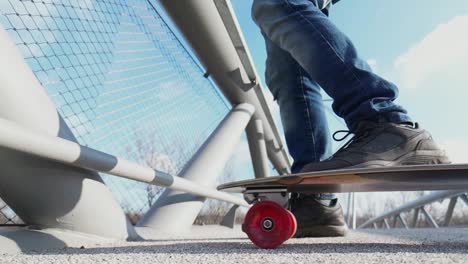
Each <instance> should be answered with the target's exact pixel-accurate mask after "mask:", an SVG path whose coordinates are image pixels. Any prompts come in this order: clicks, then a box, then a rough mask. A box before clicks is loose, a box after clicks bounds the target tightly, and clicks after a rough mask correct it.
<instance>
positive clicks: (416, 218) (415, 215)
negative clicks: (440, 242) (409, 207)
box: [412, 208, 420, 228]
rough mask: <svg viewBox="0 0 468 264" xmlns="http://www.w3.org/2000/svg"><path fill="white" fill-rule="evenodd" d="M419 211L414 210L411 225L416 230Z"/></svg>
mask: <svg viewBox="0 0 468 264" xmlns="http://www.w3.org/2000/svg"><path fill="white" fill-rule="evenodd" d="M419 210H420V208H416V209H414V216H413V224H412V226H413V228H416V225H417V224H418V217H419Z"/></svg>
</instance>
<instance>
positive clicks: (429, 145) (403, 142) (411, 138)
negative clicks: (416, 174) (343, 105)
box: [301, 122, 450, 172]
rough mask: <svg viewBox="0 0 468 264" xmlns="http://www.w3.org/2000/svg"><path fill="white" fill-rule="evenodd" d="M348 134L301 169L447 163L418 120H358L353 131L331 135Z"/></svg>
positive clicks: (446, 159)
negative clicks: (337, 146) (331, 151)
mask: <svg viewBox="0 0 468 264" xmlns="http://www.w3.org/2000/svg"><path fill="white" fill-rule="evenodd" d="M343 132H344V133H346V135H345V136H343V137H342V138H340V139H337V138H336V135H337V134H338V133H343ZM351 134H354V136H353V137H352V138H351V139H350V140H349V141H348V142H347V143H346V144H344V145H343V146H342V147H341V148H340V149H339V150H338V151H337V152H336V153H335V154H334V155H333V156H332V157H330V158H329V159H327V160H324V161H322V162H316V163H310V164H307V165H306V166H304V168H303V169H302V170H301V172H311V171H322V170H334V169H343V168H347V169H349V168H363V167H386V166H402V165H424V164H448V163H450V160H449V158H448V157H447V156H446V155H445V152H444V151H443V150H441V149H440V148H439V147H438V146H437V144H436V143H435V142H434V140H433V139H432V137H431V134H429V132H427V131H426V130H424V129H421V128H419V125H418V124H417V123H414V124H413V123H404V124H396V123H372V122H361V123H360V124H359V126H358V128H357V129H356V131H354V132H351V131H346V130H341V131H337V132H335V134H333V138H334V139H335V140H337V141H342V140H345V139H346V138H347V137H348V136H349V135H351Z"/></svg>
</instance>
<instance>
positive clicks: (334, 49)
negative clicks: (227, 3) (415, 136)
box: [252, 0, 410, 130]
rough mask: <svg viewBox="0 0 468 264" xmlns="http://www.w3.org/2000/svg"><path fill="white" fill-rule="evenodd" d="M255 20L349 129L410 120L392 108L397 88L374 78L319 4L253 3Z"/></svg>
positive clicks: (293, 0)
mask: <svg viewBox="0 0 468 264" xmlns="http://www.w3.org/2000/svg"><path fill="white" fill-rule="evenodd" d="M252 17H253V19H254V20H255V22H256V23H257V25H258V26H259V27H260V29H261V30H262V31H263V32H264V34H265V35H266V37H267V38H268V39H270V40H271V41H272V42H273V43H275V44H276V45H277V46H278V47H280V48H281V49H282V50H285V51H287V52H288V53H289V54H290V55H291V56H292V58H294V60H295V61H297V62H298V63H299V64H300V65H301V66H302V68H303V69H305V70H306V71H307V73H308V74H309V76H310V77H311V78H312V79H314V80H315V81H316V82H317V83H318V84H319V85H320V86H321V87H322V88H323V89H324V90H325V92H327V94H329V95H330V97H331V98H332V99H333V101H334V102H333V110H334V111H335V113H336V114H337V115H338V116H340V117H342V118H343V119H344V120H345V122H346V123H347V125H348V127H349V128H350V129H351V130H354V129H355V128H356V127H357V125H358V123H359V122H360V121H374V122H405V121H410V117H409V116H408V115H407V111H406V110H405V109H404V108H403V107H401V106H399V105H397V104H395V103H394V100H395V98H396V97H397V95H398V88H397V87H396V86H395V85H394V84H392V83H390V82H388V81H387V80H385V79H383V78H381V77H379V76H377V75H376V74H374V73H372V71H371V69H370V67H369V65H368V64H367V63H366V62H365V61H363V60H361V59H360V58H359V57H358V54H357V52H356V49H355V48H354V46H353V44H352V43H351V41H350V40H349V39H348V38H347V37H346V36H345V35H344V34H343V33H342V32H341V31H340V30H339V29H338V28H337V27H336V26H335V25H334V24H333V23H332V22H331V21H330V20H329V18H328V17H327V16H326V15H325V14H323V13H322V12H321V11H320V9H319V8H317V7H316V5H315V1H313V0H254V2H253V7H252Z"/></svg>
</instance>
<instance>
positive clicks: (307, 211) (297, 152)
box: [264, 35, 347, 237]
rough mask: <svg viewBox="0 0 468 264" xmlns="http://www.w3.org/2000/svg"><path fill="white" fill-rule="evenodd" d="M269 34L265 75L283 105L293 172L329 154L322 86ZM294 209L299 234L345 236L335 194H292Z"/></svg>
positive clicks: (301, 235)
mask: <svg viewBox="0 0 468 264" xmlns="http://www.w3.org/2000/svg"><path fill="white" fill-rule="evenodd" d="M264 37H265V45H266V49H267V63H266V73H265V77H266V78H265V79H266V83H267V85H268V88H269V89H270V91H271V92H272V94H273V97H274V99H275V100H276V101H277V103H278V105H279V108H280V115H281V120H282V123H283V127H284V132H285V136H286V143H287V145H288V149H289V152H290V154H291V156H292V157H293V159H294V163H293V166H292V169H291V170H292V172H293V173H297V172H299V171H301V170H302V169H303V167H304V165H306V164H309V163H316V162H319V161H322V160H324V159H326V158H328V157H329V155H330V151H331V146H330V145H331V144H330V134H329V129H328V123H327V120H326V115H325V112H324V105H323V100H322V96H321V93H320V92H321V88H320V86H319V85H318V84H317V83H316V82H315V81H314V80H312V79H311V78H310V77H309V75H308V74H307V72H306V71H304V69H303V68H302V67H301V66H300V65H299V64H298V63H297V62H296V61H295V60H294V59H293V58H292V57H291V55H289V53H287V52H286V51H284V50H282V49H281V48H279V47H278V46H276V44H274V43H272V42H271V41H270V40H269V39H268V37H266V36H265V35H264ZM291 196H292V197H291V200H290V210H291V212H292V213H293V214H294V215H295V217H296V219H297V223H298V229H297V231H296V234H295V237H309V236H314V237H317V236H343V235H344V234H345V233H346V230H347V228H346V224H345V222H344V217H343V211H342V209H341V206H340V204H339V203H338V199H337V198H336V196H335V195H334V194H304V193H301V194H296V193H294V194H292V195H291Z"/></svg>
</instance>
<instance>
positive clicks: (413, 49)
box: [232, 0, 468, 162]
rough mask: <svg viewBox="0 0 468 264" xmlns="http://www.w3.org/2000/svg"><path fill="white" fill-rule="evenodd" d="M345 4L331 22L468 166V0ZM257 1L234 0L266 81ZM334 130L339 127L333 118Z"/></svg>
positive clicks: (366, 0)
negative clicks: (256, 21) (255, 17)
mask: <svg viewBox="0 0 468 264" xmlns="http://www.w3.org/2000/svg"><path fill="white" fill-rule="evenodd" d="M442 3H444V2H443V1H439V0H424V1H423V0H417V1H407V0H392V1H375V0H342V2H340V3H338V4H337V5H335V6H334V7H333V9H332V12H331V20H332V21H333V22H335V23H336V24H337V25H338V27H339V28H340V29H341V30H342V31H343V32H345V34H346V35H348V36H349V37H350V38H351V40H352V41H353V42H354V43H355V45H356V47H357V49H358V52H359V54H360V56H361V57H362V58H363V59H364V60H367V61H368V62H369V63H370V64H371V66H372V68H373V69H374V71H376V72H377V73H379V74H381V75H383V76H384V77H386V78H387V79H389V80H390V81H392V82H395V83H397V84H398V86H399V87H400V97H399V99H398V101H397V102H398V103H400V104H402V105H404V106H405V107H406V108H407V109H408V110H409V112H410V114H411V116H412V117H413V119H415V120H416V121H418V122H419V123H420V124H421V125H422V126H423V127H424V128H426V129H428V130H430V131H431V132H432V134H433V136H434V137H435V138H436V140H437V141H438V142H439V143H440V144H441V145H443V146H444V148H445V149H446V150H447V151H448V152H449V154H450V156H451V157H452V160H453V161H454V162H468V155H465V152H466V151H465V150H466V149H468V138H467V136H466V135H468V133H467V132H468V123H467V122H466V120H468V118H467V117H466V114H467V113H468V109H467V108H466V102H465V101H466V98H468V1H466V0H453V1H450V4H447V5H445V6H442V5H441V4H442ZM251 4H252V1H251V0H232V5H233V7H234V9H235V12H236V15H237V17H238V20H239V23H240V25H241V28H242V31H243V33H244V36H245V38H246V41H247V44H248V46H249V48H250V51H251V54H252V57H253V59H254V63H255V65H256V67H257V70H258V72H259V74H260V75H262V77H263V72H264V69H265V63H264V62H265V58H266V54H265V49H264V43H263V39H262V37H261V35H260V34H259V30H258V28H257V27H256V25H255V24H254V23H253V21H252V19H251V17H250V7H251ZM331 120H332V122H331V127H332V130H333V129H338V128H339V127H340V123H339V122H337V121H336V120H334V119H331Z"/></svg>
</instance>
